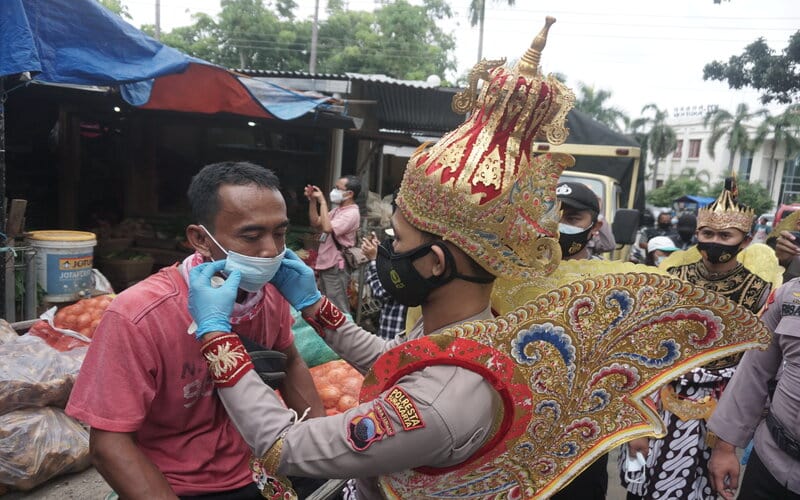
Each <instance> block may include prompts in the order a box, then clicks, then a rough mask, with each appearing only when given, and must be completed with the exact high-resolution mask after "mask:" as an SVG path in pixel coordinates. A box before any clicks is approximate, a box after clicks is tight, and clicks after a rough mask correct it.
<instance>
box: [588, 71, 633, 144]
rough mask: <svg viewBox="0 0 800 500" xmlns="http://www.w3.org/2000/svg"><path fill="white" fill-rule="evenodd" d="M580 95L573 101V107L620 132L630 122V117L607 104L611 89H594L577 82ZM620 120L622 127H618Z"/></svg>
mask: <svg viewBox="0 0 800 500" xmlns="http://www.w3.org/2000/svg"><path fill="white" fill-rule="evenodd" d="M578 88H579V89H580V96H579V97H578V99H577V101H576V102H575V109H577V110H580V111H583V112H584V113H586V114H587V115H589V116H591V117H592V118H594V119H595V120H597V121H599V122H600V123H603V124H605V125H608V126H609V127H611V128H612V129H614V130H616V131H617V132H622V131H623V130H624V129H625V128H627V126H628V124H629V123H630V118H628V116H627V115H626V114H625V113H624V112H623V111H621V110H620V109H619V108H615V107H614V106H607V105H606V101H608V99H610V98H611V91H609V90H605V89H595V88H594V86H592V85H587V84H585V83H583V82H580V83H578ZM620 121H621V122H622V123H623V127H620Z"/></svg>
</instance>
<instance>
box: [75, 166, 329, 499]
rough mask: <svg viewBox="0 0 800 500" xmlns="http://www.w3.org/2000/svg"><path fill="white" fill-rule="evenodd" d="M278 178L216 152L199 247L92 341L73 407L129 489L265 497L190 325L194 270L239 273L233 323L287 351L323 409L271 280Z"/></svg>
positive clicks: (299, 403)
mask: <svg viewBox="0 0 800 500" xmlns="http://www.w3.org/2000/svg"><path fill="white" fill-rule="evenodd" d="M278 189H279V185H278V179H277V177H276V176H275V175H274V174H273V173H272V172H271V171H269V170H267V169H264V168H261V167H259V166H256V165H252V164H248V163H233V162H226V163H218V164H213V165H208V166H207V167H205V168H203V169H202V170H201V171H200V172H199V173H198V174H197V175H195V177H194V178H193V179H192V183H191V186H190V187H189V192H188V196H189V201H190V203H191V205H192V211H193V216H194V219H195V221H196V222H197V224H190V225H189V226H188V227H187V229H186V236H187V238H188V240H189V242H190V243H191V244H192V246H193V247H194V248H195V253H194V254H193V255H192V256H190V257H188V258H186V260H184V261H183V262H182V263H181V264H178V265H177V266H172V267H169V268H165V269H162V270H161V271H159V272H158V273H156V274H154V275H153V276H150V277H149V278H147V279H146V280H144V281H142V282H140V283H138V284H136V285H135V286H133V287H131V288H129V289H128V290H126V291H124V292H123V293H121V294H120V295H119V296H118V297H117V298H116V299H115V300H114V302H113V303H112V305H111V306H110V307H109V309H108V311H107V312H106V314H105V315H104V316H103V319H102V321H101V322H100V324H99V325H98V328H97V332H96V334H95V336H94V339H93V340H92V344H91V347H90V348H89V352H88V353H87V356H86V360H85V361H84V364H83V367H82V369H81V372H80V375H79V377H78V379H77V381H76V383H75V387H74V389H73V392H72V396H71V398H70V401H69V404H68V405H67V413H68V414H70V415H71V416H73V417H75V418H78V419H80V420H82V421H83V422H86V423H87V424H89V425H90V426H91V427H92V430H91V435H90V448H91V454H92V461H93V463H94V464H95V466H96V467H97V469H98V470H99V471H100V473H101V474H102V475H103V477H104V478H105V479H106V481H108V483H109V484H110V485H111V486H112V487H113V488H114V490H115V491H116V492H117V493H118V494H119V495H120V497H122V498H142V499H148V500H151V499H156V498H176V496H179V497H181V498H191V497H192V496H196V495H208V494H214V496H211V497H208V496H203V498H226V499H240V498H241V499H249V498H253V499H255V498H261V495H260V493H259V491H258V489H257V488H256V487H255V484H254V483H253V479H252V473H251V471H250V470H249V465H248V463H249V459H250V456H251V453H250V449H249V447H248V446H247V443H245V442H244V440H243V439H242V437H241V436H240V435H239V433H238V432H237V431H236V429H235V428H234V426H233V423H232V422H231V421H230V419H229V418H228V416H227V414H226V412H225V409H224V408H223V406H222V404H221V402H220V400H219V398H218V397H217V394H216V392H215V391H214V386H213V383H212V381H211V377H210V375H209V372H208V368H207V365H206V362H205V360H204V359H203V357H202V355H201V354H200V353H199V352H198V349H197V341H196V340H195V336H194V335H193V334H190V333H188V331H189V330H190V325H191V324H192V318H191V317H190V315H189V311H188V309H187V300H188V294H189V292H188V287H187V278H188V273H189V271H190V270H191V269H192V268H193V267H195V266H196V265H199V264H201V263H202V262H206V261H211V260H220V259H225V258H226V257H227V260H226V268H225V269H226V271H233V270H234V269H238V270H239V272H240V273H241V275H242V278H243V281H242V282H240V284H239V292H238V297H237V301H236V304H235V307H234V312H233V317H232V321H231V323H232V325H233V330H234V331H235V332H236V333H237V334H238V335H240V336H241V337H243V338H245V339H249V340H252V341H255V342H257V343H258V344H260V345H261V346H263V347H264V348H266V349H273V350H277V351H281V352H283V353H284V354H285V355H286V356H287V361H286V378H285V381H284V382H283V383H282V384H281V385H280V389H281V394H282V396H283V398H284V401H285V402H286V403H287V405H288V406H289V407H290V408H292V409H294V410H296V411H297V412H298V413H300V414H302V413H303V412H304V411H305V410H306V409H307V408H311V411H310V416H320V415H324V414H325V413H324V408H323V406H322V403H321V401H320V400H319V397H318V395H317V393H316V391H315V390H314V385H313V382H312V380H311V375H310V374H309V372H308V368H307V366H306V365H305V363H304V362H303V360H302V358H300V356H299V354H298V352H297V350H296V349H295V347H294V344H293V340H294V337H293V335H292V332H291V325H292V320H291V315H290V312H289V308H288V304H287V302H286V300H285V299H284V298H283V297H282V296H281V294H280V293H278V291H277V290H276V289H275V287H274V286H272V285H270V284H268V281H269V280H270V279H271V278H272V275H273V274H274V271H275V270H277V268H278V266H279V265H280V262H281V259H282V256H283V253H284V250H285V235H286V230H287V226H288V224H289V220H288V219H287V217H286V205H285V203H284V200H283V197H282V196H281V194H280V192H279V190H278Z"/></svg>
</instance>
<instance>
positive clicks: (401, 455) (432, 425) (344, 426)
mask: <svg viewBox="0 0 800 500" xmlns="http://www.w3.org/2000/svg"><path fill="white" fill-rule="evenodd" d="M490 317H491V311H490V310H489V308H487V309H486V310H484V311H482V312H481V313H480V314H478V315H476V316H473V317H470V318H467V319H465V320H464V321H473V320H478V319H488V318H490ZM434 333H435V332H434ZM422 336H423V325H422V320H420V321H418V322H417V324H416V325H415V326H414V328H412V329H411V330H410V331H409V332H408V334H407V335H401V336H399V337H397V338H395V339H392V340H390V341H384V340H382V339H380V338H379V337H376V336H375V335H373V334H371V333H370V332H368V331H366V330H363V329H361V328H359V327H358V326H356V325H355V324H353V323H352V322H347V323H345V324H344V325H343V326H342V327H340V328H339V329H338V330H336V331H330V330H329V331H327V333H326V336H325V339H326V341H327V342H328V343H329V344H330V345H331V347H333V348H334V349H335V350H336V351H337V352H338V353H339V354H340V355H341V356H342V357H343V358H344V359H346V360H347V361H348V362H350V363H351V364H353V365H354V366H356V367H357V368H358V369H360V370H366V369H367V368H368V367H369V366H371V365H372V363H373V362H374V361H375V360H376V359H377V358H378V356H379V355H380V354H381V353H382V352H384V351H386V350H387V349H390V348H392V347H395V346H397V345H399V344H400V343H402V342H405V341H407V340H413V339H416V338H420V337H422ZM219 395H220V398H221V399H222V401H223V403H224V404H225V408H226V409H227V411H228V413H229V414H230V416H231V419H232V420H233V422H234V424H236V427H237V428H238V429H239V431H240V432H241V434H242V436H244V438H245V440H246V441H247V442H248V444H249V445H250V446H251V448H253V450H254V453H255V455H256V456H258V457H262V456H264V454H265V453H266V452H267V451H268V450H269V449H270V447H271V446H272V444H273V443H274V442H275V441H276V440H277V439H278V438H280V437H281V436H283V437H284V442H283V449H282V452H281V457H280V465H279V468H278V473H279V474H281V475H294V476H310V477H319V478H361V480H359V481H358V495H359V498H363V499H371V498H382V495H381V493H380V492H379V489H378V486H377V480H376V476H379V475H383V474H389V473H392V472H400V471H404V470H408V469H412V468H415V467H420V466H432V467H446V466H451V465H455V464H458V463H461V462H463V461H465V460H466V459H467V458H469V457H470V456H471V455H472V454H473V453H475V452H476V451H477V450H478V449H479V448H480V447H481V445H482V444H483V443H484V442H485V441H486V440H487V438H488V437H489V435H490V433H491V431H492V430H493V425H494V423H495V421H496V420H497V419H499V418H500V417H501V407H502V404H501V401H500V399H499V396H498V394H497V392H496V391H494V389H492V387H491V385H490V384H489V383H488V382H487V381H486V380H485V379H484V378H483V377H481V376H480V375H478V374H476V373H474V372H472V371H470V370H467V369H465V368H461V367H457V366H448V365H435V366H429V367H426V368H424V369H422V370H420V371H417V372H414V373H411V374H409V375H407V376H404V377H402V378H401V379H400V380H398V382H397V383H396V384H395V385H393V386H391V387H390V388H388V389H387V390H386V391H384V392H383V393H382V394H381V395H380V397H378V398H377V399H374V400H372V401H368V402H364V403H361V404H359V405H358V406H356V407H355V408H352V409H350V410H347V411H346V412H344V413H341V414H338V415H333V416H329V417H325V418H316V419H310V420H306V421H302V422H299V423H296V424H294V425H292V422H293V419H294V417H293V414H292V412H291V411H290V410H287V409H286V408H285V407H284V406H283V404H281V403H280V401H279V400H278V398H277V396H276V395H275V393H274V392H273V391H272V390H271V389H269V387H267V386H266V385H265V384H264V383H263V382H262V381H261V379H259V377H258V376H257V375H256V374H255V372H252V371H251V372H249V373H247V374H246V375H245V376H244V377H243V378H242V379H241V380H240V381H239V382H238V383H237V384H236V385H235V386H234V387H230V388H220V390H219Z"/></svg>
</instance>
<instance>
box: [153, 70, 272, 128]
mask: <svg viewBox="0 0 800 500" xmlns="http://www.w3.org/2000/svg"><path fill="white" fill-rule="evenodd" d="M140 108H142V109H161V110H168V111H183V112H187V113H202V114H207V115H213V114H216V113H233V114H237V115H244V116H252V117H254V118H273V116H272V115H270V114H269V113H268V112H267V111H266V110H265V109H264V108H263V107H261V105H260V104H258V103H257V102H256V100H255V99H254V98H253V96H252V95H250V92H248V90H247V89H246V88H245V86H244V85H243V84H242V82H240V81H239V79H238V78H236V76H235V75H234V74H233V73H231V72H230V71H228V70H226V69H223V68H219V67H216V66H209V65H207V64H196V63H191V64H189V66H188V67H187V68H186V71H184V72H183V73H176V74H173V75H167V76H162V77H159V78H156V79H155V82H154V83H153V89H152V91H151V92H150V99H149V100H148V101H147V103H146V104H145V105H143V106H140Z"/></svg>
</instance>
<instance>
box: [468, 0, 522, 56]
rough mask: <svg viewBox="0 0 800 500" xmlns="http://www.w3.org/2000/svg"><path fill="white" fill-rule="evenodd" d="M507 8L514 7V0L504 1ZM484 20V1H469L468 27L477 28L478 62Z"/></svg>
mask: <svg viewBox="0 0 800 500" xmlns="http://www.w3.org/2000/svg"><path fill="white" fill-rule="evenodd" d="M506 1H507V2H508V5H509V7H510V6H512V5H514V2H515V0H506ZM485 19H486V0H470V2H469V25H470V26H472V27H473V28H474V27H475V25H476V24H477V25H478V26H479V28H478V61H480V60H481V58H482V57H483V22H484V21H485Z"/></svg>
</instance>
